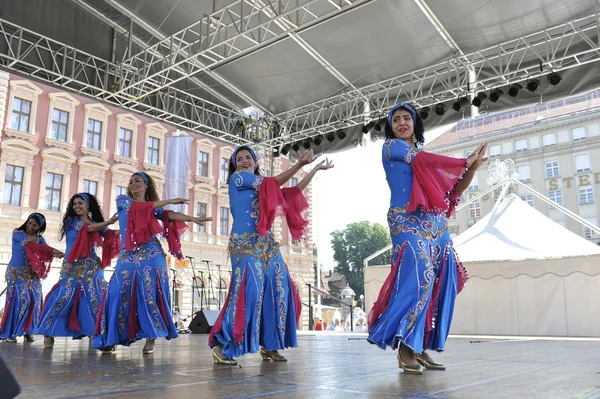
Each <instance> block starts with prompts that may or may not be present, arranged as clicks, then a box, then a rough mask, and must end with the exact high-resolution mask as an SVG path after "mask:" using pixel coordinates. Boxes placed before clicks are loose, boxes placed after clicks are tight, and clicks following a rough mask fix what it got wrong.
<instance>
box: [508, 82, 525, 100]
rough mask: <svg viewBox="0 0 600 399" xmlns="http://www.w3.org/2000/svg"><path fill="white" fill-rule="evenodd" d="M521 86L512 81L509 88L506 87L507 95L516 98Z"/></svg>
mask: <svg viewBox="0 0 600 399" xmlns="http://www.w3.org/2000/svg"><path fill="white" fill-rule="evenodd" d="M522 88H523V86H521V85H520V84H518V83H513V84H512V85H511V86H510V87H509V88H508V92H507V93H508V95H509V96H511V97H512V98H516V97H517V96H518V95H519V92H520V91H521V89H522Z"/></svg>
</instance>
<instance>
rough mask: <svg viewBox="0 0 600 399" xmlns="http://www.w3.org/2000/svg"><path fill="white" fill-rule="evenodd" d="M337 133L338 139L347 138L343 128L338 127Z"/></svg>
mask: <svg viewBox="0 0 600 399" xmlns="http://www.w3.org/2000/svg"><path fill="white" fill-rule="evenodd" d="M336 134H337V136H338V139H340V140H344V139H345V138H346V133H344V131H343V130H342V129H338V131H337V132H336Z"/></svg>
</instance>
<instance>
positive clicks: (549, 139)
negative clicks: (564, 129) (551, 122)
mask: <svg viewBox="0 0 600 399" xmlns="http://www.w3.org/2000/svg"><path fill="white" fill-rule="evenodd" d="M542 144H543V146H544V147H550V146H551V145H554V144H556V135H555V134H554V133H548V134H544V135H543V136H542Z"/></svg>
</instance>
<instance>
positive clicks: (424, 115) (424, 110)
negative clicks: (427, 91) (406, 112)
mask: <svg viewBox="0 0 600 399" xmlns="http://www.w3.org/2000/svg"><path fill="white" fill-rule="evenodd" d="M430 112H431V109H429V107H423V108H421V109H420V110H419V116H421V119H423V120H425V119H427V118H428V117H429V113H430Z"/></svg>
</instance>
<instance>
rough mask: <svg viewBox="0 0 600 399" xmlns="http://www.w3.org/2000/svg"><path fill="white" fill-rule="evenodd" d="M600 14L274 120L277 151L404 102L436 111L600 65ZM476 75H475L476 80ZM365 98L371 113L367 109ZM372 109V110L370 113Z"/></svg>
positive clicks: (273, 141) (269, 143)
mask: <svg viewBox="0 0 600 399" xmlns="http://www.w3.org/2000/svg"><path fill="white" fill-rule="evenodd" d="M598 32H600V14H593V15H589V16H587V17H584V18H580V19H577V20H573V21H570V22H567V23H564V24H561V25H558V26H555V27H552V28H548V29H545V30H542V31H540V32H536V33H533V34H530V35H527V36H524V37H520V38H518V39H514V40H510V41H508V42H505V43H502V44H499V45H496V46H493V47H489V48H487V49H484V50H480V51H475V52H472V53H470V54H464V55H458V56H457V57H455V58H453V59H450V60H447V61H444V62H440V63H438V64H435V65H431V66H428V67H426V68H422V69H419V70H415V71H412V72H409V73H405V74H402V75H400V76H396V77H393V78H390V79H386V80H383V81H380V82H377V83H373V84H370V85H367V86H364V87H361V88H358V89H356V90H346V91H343V92H341V93H339V94H337V95H334V96H331V97H328V98H326V99H323V100H320V101H317V102H314V103H311V104H307V105H305V106H302V107H298V108H296V109H293V110H290V111H287V112H283V113H280V114H278V115H274V118H276V119H277V120H280V121H283V123H284V125H285V131H286V132H287V134H285V135H283V136H280V137H276V138H270V139H269V140H267V141H265V142H264V143H263V145H266V146H270V147H275V146H278V145H281V144H284V143H289V142H293V141H297V140H302V139H305V138H310V137H314V136H317V135H320V134H325V133H328V132H331V131H334V130H337V129H340V128H343V127H345V126H352V125H358V124H363V123H366V122H367V121H371V120H375V119H379V118H381V117H383V115H384V113H385V112H386V111H387V110H389V108H391V107H392V106H393V105H394V104H397V103H398V102H412V103H414V104H416V105H417V106H418V107H425V106H431V105H434V104H437V103H441V102H444V101H454V100H456V99H457V98H459V97H463V96H467V95H468V94H472V93H476V92H479V91H484V90H490V89H493V88H497V87H504V86H507V85H510V84H512V83H518V82H523V81H526V80H527V79H530V78H534V77H538V78H539V77H540V75H541V74H542V72H541V71H540V70H541V69H542V70H543V73H544V74H547V73H549V72H560V71H563V70H567V69H570V68H576V67H578V66H581V65H584V64H589V63H593V62H598V61H600V42H599V40H598V36H597V35H598ZM469 72H471V75H473V73H474V74H475V76H474V79H473V76H471V79H470V78H469ZM365 98H367V99H368V102H369V107H366V106H365ZM366 108H367V110H366Z"/></svg>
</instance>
